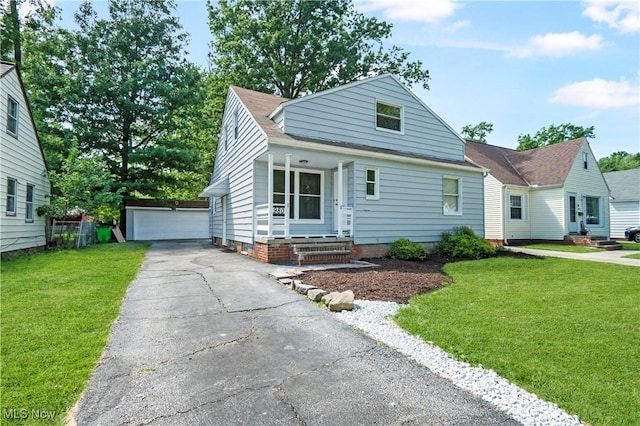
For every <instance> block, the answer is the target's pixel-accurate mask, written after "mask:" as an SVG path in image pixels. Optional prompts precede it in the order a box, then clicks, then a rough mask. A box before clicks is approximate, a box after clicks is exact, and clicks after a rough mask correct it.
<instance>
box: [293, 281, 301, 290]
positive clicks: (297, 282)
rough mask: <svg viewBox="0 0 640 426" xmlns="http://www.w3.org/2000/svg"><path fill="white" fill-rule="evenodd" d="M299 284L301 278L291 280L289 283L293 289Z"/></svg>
mask: <svg viewBox="0 0 640 426" xmlns="http://www.w3.org/2000/svg"><path fill="white" fill-rule="evenodd" d="M299 285H302V280H293V282H292V283H291V288H292V289H293V290H296V289H297V288H298V286H299Z"/></svg>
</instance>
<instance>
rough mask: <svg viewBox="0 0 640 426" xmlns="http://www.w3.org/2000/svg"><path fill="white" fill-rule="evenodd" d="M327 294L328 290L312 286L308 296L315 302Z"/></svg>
mask: <svg viewBox="0 0 640 426" xmlns="http://www.w3.org/2000/svg"><path fill="white" fill-rule="evenodd" d="M325 294H327V292H326V291H324V290H323V289H321V288H312V289H311V290H309V291H308V292H307V297H308V298H309V299H311V300H313V301H314V302H319V301H320V300H322V296H324V295H325Z"/></svg>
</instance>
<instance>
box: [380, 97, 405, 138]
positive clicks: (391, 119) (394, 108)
mask: <svg viewBox="0 0 640 426" xmlns="http://www.w3.org/2000/svg"><path fill="white" fill-rule="evenodd" d="M403 116H404V114H403V108H402V107H401V106H400V105H395V104H391V103H387V102H381V101H377V102H376V129H377V130H388V131H392V132H397V133H402V132H403V131H404V125H403Z"/></svg>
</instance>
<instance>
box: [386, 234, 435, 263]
mask: <svg viewBox="0 0 640 426" xmlns="http://www.w3.org/2000/svg"><path fill="white" fill-rule="evenodd" d="M389 256H390V257H391V258H393V259H400V260H424V259H425V258H426V257H427V251H426V250H425V248H424V247H423V246H421V245H420V244H418V243H414V242H412V241H409V240H407V239H406V238H399V239H397V240H396V241H394V242H393V243H392V244H391V249H390V250H389Z"/></svg>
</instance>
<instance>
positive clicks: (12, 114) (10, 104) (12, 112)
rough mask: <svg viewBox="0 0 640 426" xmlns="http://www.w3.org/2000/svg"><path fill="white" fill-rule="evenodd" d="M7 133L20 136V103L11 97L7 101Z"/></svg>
mask: <svg viewBox="0 0 640 426" xmlns="http://www.w3.org/2000/svg"><path fill="white" fill-rule="evenodd" d="M7 132H9V133H11V134H12V135H14V136H17V135H18V102H16V100H15V99H13V98H12V97H11V96H9V97H8V99H7Z"/></svg>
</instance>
